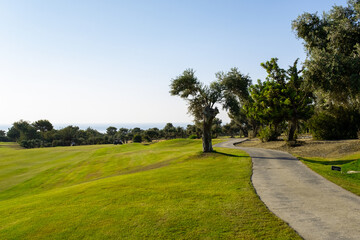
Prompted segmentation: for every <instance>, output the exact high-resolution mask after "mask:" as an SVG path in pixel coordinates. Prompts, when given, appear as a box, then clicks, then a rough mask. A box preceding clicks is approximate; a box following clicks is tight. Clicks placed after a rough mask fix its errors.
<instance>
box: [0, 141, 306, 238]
mask: <svg viewBox="0 0 360 240" xmlns="http://www.w3.org/2000/svg"><path fill="white" fill-rule="evenodd" d="M216 142H218V140H216V141H215V143H216ZM200 150H201V141H200V140H170V141H164V142H160V143H156V144H150V145H142V144H127V145H121V146H114V145H96V146H76V147H57V148H43V149H31V150H24V149H19V148H17V147H16V145H14V144H5V143H3V144H1V145H0V215H1V218H0V239H146V238H147V239H220V238H221V239H234V238H238V239H297V238H298V239H300V237H299V236H298V235H297V234H296V233H295V232H294V231H293V230H292V229H291V228H289V227H288V226H287V224H286V223H284V222H283V221H282V220H280V219H279V218H277V217H276V216H274V215H273V214H272V213H270V212H269V211H268V209H267V208H266V207H265V206H264V204H263V203H262V202H261V201H260V199H259V198H258V196H257V195H256V194H255V192H254V189H253V187H252V185H251V181H250V177H251V159H250V158H249V157H248V155H247V154H245V153H244V152H241V151H238V150H231V149H223V148H215V150H216V151H217V152H215V153H208V154H203V153H202V152H201V151H200Z"/></svg>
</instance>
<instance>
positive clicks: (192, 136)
mask: <svg viewBox="0 0 360 240" xmlns="http://www.w3.org/2000/svg"><path fill="white" fill-rule="evenodd" d="M189 139H197V136H196V135H190V136H189Z"/></svg>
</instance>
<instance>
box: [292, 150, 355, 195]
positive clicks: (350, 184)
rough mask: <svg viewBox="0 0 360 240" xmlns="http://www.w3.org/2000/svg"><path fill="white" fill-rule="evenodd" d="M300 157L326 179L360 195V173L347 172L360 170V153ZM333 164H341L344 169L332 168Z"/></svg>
mask: <svg viewBox="0 0 360 240" xmlns="http://www.w3.org/2000/svg"><path fill="white" fill-rule="evenodd" d="M299 159H300V160H301V161H302V162H303V163H305V164H306V165H307V166H308V167H309V168H311V169H312V170H314V171H315V172H317V173H319V174H320V175H322V176H323V177H325V178H326V179H328V180H330V181H332V182H333V183H335V184H337V185H339V186H341V187H342V188H345V189H347V190H348V191H350V192H353V193H355V194H357V195H359V196H360V173H355V174H347V172H348V171H351V170H352V171H360V153H358V154H353V155H349V156H346V157H343V158H340V159H329V158H328V159H327V158H302V157H299ZM331 166H339V167H341V170H342V171H341V172H340V171H334V170H331Z"/></svg>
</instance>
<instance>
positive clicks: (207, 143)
mask: <svg viewBox="0 0 360 240" xmlns="http://www.w3.org/2000/svg"><path fill="white" fill-rule="evenodd" d="M170 88H171V90H170V93H171V95H173V96H179V97H181V98H183V99H185V100H186V101H187V103H188V110H189V113H190V114H191V115H193V116H194V118H195V121H199V122H200V124H201V127H202V141H203V152H212V151H213V148H212V137H211V128H212V125H213V121H214V119H215V117H216V115H217V114H218V113H219V110H218V108H217V107H216V106H215V104H216V103H220V102H221V101H222V99H223V86H222V84H221V83H220V82H219V81H215V82H212V83H211V84H210V85H209V86H207V85H204V84H203V83H201V82H199V81H198V79H197V77H195V72H194V70H193V69H187V70H185V71H184V72H183V73H182V74H181V75H180V76H178V77H176V78H175V79H172V81H171V85H170Z"/></svg>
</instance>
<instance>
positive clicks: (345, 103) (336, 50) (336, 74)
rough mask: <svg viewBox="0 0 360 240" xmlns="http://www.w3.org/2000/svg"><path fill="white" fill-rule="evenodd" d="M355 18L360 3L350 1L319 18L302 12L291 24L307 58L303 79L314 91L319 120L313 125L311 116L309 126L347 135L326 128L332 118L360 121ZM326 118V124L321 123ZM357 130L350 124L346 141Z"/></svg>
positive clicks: (338, 129)
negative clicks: (348, 116)
mask: <svg viewBox="0 0 360 240" xmlns="http://www.w3.org/2000/svg"><path fill="white" fill-rule="evenodd" d="M359 17H360V1H358V0H357V1H355V0H350V1H348V5H347V6H345V7H342V6H334V7H333V8H332V9H331V10H330V11H329V12H327V13H324V14H323V16H322V17H320V16H318V15H317V13H315V14H310V13H304V14H302V15H300V16H299V17H298V18H297V19H296V20H294V21H293V23H292V28H293V30H294V31H295V34H296V36H297V37H298V38H299V39H303V40H304V47H305V51H306V53H307V56H308V57H307V59H306V61H305V67H306V69H307V71H305V72H304V78H305V81H307V82H308V84H309V85H311V86H312V87H313V90H314V91H315V95H316V103H317V104H316V105H317V107H316V114H315V115H316V116H319V118H318V119H319V121H320V122H319V123H314V121H316V117H315V119H313V120H312V122H313V124H312V125H313V126H317V127H321V128H322V130H321V131H332V132H339V133H340V132H342V131H343V130H344V131H345V132H347V131H348V130H347V129H343V130H342V128H341V127H340V125H341V124H340V125H339V124H335V125H334V127H335V128H336V129H332V130H331V129H326V127H327V126H330V125H333V124H332V122H333V121H332V118H335V119H340V118H342V116H343V115H349V113H352V114H350V115H351V118H354V119H355V120H354V121H353V122H359V121H360V119H359V116H360V114H359V109H360V72H359V69H360V42H359V39H360V24H359ZM324 111H325V112H324ZM326 119H328V122H329V124H324V123H325V122H326ZM359 127H360V126H359V124H354V125H353V128H352V129H353V130H352V132H348V133H349V134H348V136H347V138H351V137H353V136H356V132H357V131H358V129H359ZM316 131H317V132H319V131H320V129H317V130H316ZM322 135H323V136H326V135H329V134H322ZM330 135H332V134H330ZM339 137H341V138H343V137H345V136H344V135H343V134H341V136H338V137H336V138H339ZM331 138H335V136H333V135H332V137H331Z"/></svg>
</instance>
